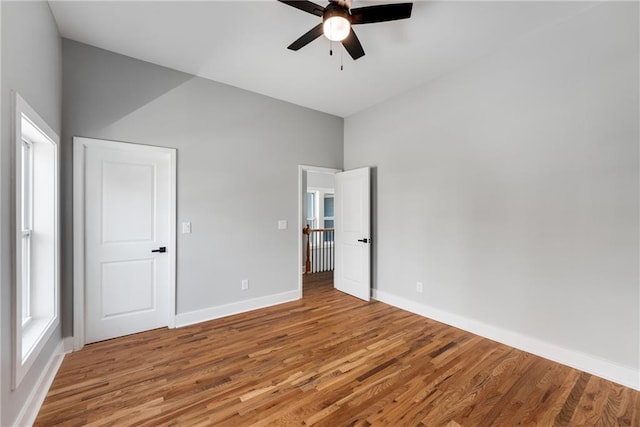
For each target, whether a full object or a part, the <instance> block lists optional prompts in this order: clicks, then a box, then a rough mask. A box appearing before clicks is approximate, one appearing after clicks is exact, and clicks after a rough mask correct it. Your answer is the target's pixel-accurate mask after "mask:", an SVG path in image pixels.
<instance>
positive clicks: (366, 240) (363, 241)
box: [358, 239, 369, 243]
mask: <svg viewBox="0 0 640 427" xmlns="http://www.w3.org/2000/svg"><path fill="white" fill-rule="evenodd" d="M358 242H362V243H369V239H358Z"/></svg>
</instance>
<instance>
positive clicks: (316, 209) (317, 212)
mask: <svg viewBox="0 0 640 427" xmlns="http://www.w3.org/2000/svg"><path fill="white" fill-rule="evenodd" d="M306 208H307V224H308V225H309V227H310V228H313V229H318V228H325V229H326V228H333V226H334V213H333V211H334V189H333V188H309V189H308V191H307V206H306ZM323 236H324V241H325V242H333V233H324V234H323ZM318 240H321V239H320V238H318ZM319 243H320V242H319V241H315V240H312V244H314V245H315V244H319Z"/></svg>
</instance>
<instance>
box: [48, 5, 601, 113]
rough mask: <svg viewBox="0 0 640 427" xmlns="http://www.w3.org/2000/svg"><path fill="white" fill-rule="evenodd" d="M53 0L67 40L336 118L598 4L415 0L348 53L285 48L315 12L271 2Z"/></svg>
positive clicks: (364, 34) (363, 28) (320, 45)
mask: <svg viewBox="0 0 640 427" xmlns="http://www.w3.org/2000/svg"><path fill="white" fill-rule="evenodd" d="M389 2H393V1H380V2H371V1H358V0H354V2H353V7H363V6H368V5H371V4H377V3H389ZM49 3H50V4H51V10H52V11H53V14H54V17H55V19H56V21H57V24H58V28H59V30H60V33H61V35H62V36H63V37H65V38H68V39H71V40H75V41H78V42H81V43H86V44H89V45H92V46H96V47H99V48H102V49H106V50H109V51H113V52H116V53H119V54H122V55H127V56H130V57H133V58H137V59H141V60H144V61H148V62H151V63H155V64H158V65H162V66H165V67H169V68H173V69H176V70H179V71H183V72H186V73H189V74H193V75H197V76H200V77H203V78H207V79H211V80H215V81H218V82H222V83H226V84H229V85H232V86H236V87H239V88H242V89H246V90H250V91H253V92H257V93H260V94H263V95H267V96H270V97H273V98H277V99H281V100H284V101H288V102H291V103H294V104H298V105H301V106H304V107H308V108H311V109H314V110H318V111H323V112H326V113H330V114H333V115H336V116H341V117H347V116H349V115H352V114H354V113H357V112H359V111H361V110H364V109H366V108H368V107H371V106H373V105H375V104H377V103H379V102H382V101H384V100H385V99H388V98H390V97H393V96H395V95H397V94H400V93H403V92H406V91H408V90H410V89H411V88H413V87H416V86H418V85H421V84H424V83H426V82H428V81H429V80H432V79H435V78H437V77H439V76H441V75H443V74H446V73H450V72H453V71H454V70H456V69H457V68H459V67H461V66H464V65H465V64H467V63H469V62H471V61H474V60H476V59H478V58H480V57H482V56H485V55H488V54H490V53H491V52H493V51H495V50H497V49H500V48H502V47H504V46H505V45H507V44H510V43H517V40H518V39H519V38H520V37H522V36H523V35H525V34H529V33H531V32H534V31H538V30H540V29H541V28H544V27H546V26H550V25H555V24H558V23H560V22H562V21H563V20H566V19H568V18H570V17H571V16H573V15H575V14H577V13H580V12H582V11H584V10H585V9H587V8H590V7H593V6H594V4H595V3H593V2H589V3H582V2H574V1H568V2H535V1H534V2H522V1H513V2H508V1H500V2H484V1H470V2H444V1H442V2H438V1H418V2H416V3H415V4H414V8H413V15H412V18H411V19H409V20H404V21H396V22H388V23H377V24H369V25H360V26H358V37H359V38H360V41H361V42H362V44H363V46H364V48H365V52H366V55H365V56H364V57H362V58H360V59H359V60H358V61H353V60H352V59H351V58H350V57H349V55H348V54H347V53H346V52H344V49H343V48H342V47H341V46H338V45H335V46H334V51H335V53H334V55H333V56H329V43H330V42H329V41H328V40H327V39H326V38H324V37H322V38H320V39H317V40H315V41H314V42H312V43H311V44H310V45H308V46H306V47H304V48H303V49H301V50H300V51H298V52H293V51H290V50H288V49H287V46H288V45H289V44H290V43H291V42H292V41H293V40H295V39H296V38H298V37H299V36H300V34H302V33H304V32H306V31H307V30H308V29H309V28H311V27H312V26H314V25H315V24H317V23H319V22H320V21H319V19H320V18H318V17H316V16H314V15H310V14H306V13H302V12H300V11H298V10H296V9H294V8H291V7H288V6H286V5H284V4H282V3H279V2H277V1H276V0H261V1H193V2H192V1H150V0H146V1H58V0H50V2H49ZM316 3H318V4H321V5H322V6H325V5H326V4H327V2H326V1H323V0H317V1H316ZM341 61H343V62H344V70H343V71H341V70H340V62H341Z"/></svg>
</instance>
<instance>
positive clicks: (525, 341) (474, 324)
mask: <svg viewBox="0 0 640 427" xmlns="http://www.w3.org/2000/svg"><path fill="white" fill-rule="evenodd" d="M373 298H374V299H376V300H378V301H380V302H384V303H386V304H389V305H393V306H394V307H398V308H401V309H403V310H406V311H410V312H412V313H416V314H419V315H420V316H423V317H427V318H429V319H433V320H436V321H438V322H441V323H445V324H447V325H451V326H454V327H456V328H459V329H463V330H465V331H467V332H471V333H473V334H476V335H480V336H481V337H485V338H489V339H491V340H493V341H497V342H499V343H502V344H505V345H508V346H510V347H515V348H517V349H519V350H523V351H526V352H528V353H532V354H535V355H536V356H540V357H544V358H545V359H549V360H553V361H554V362H557V363H560V364H563V365H566V366H569V367H571V368H575V369H579V370H581V371H585V372H587V373H590V374H593V375H596V376H598V377H602V378H604V379H607V380H609V381H613V382H615V383H618V384H621V385H623V386H625V387H630V388H633V389H635V390H640V369H639V368H636V369H633V368H631V367H627V366H622V365H619V364H616V363H614V362H611V361H609V360H605V359H601V358H599V357H596V356H592V355H589V354H586V353H582V352H580V351H576V350H571V349H568V348H564V347H561V346H558V345H556V344H551V343H549V342H546V341H543V340H540V339H538V338H533V337H530V336H527V335H523V334H520V333H518V332H514V331H510V330H507V329H503V328H500V327H497V326H493V325H489V324H486V323H482V322H479V321H477V320H474V319H470V318H468V317H464V316H460V315H458V314H454V313H450V312H447V311H443V310H440V309H437V308H435V307H431V306H429V305H427V304H422V303H418V302H415V301H411V300H408V299H405V298H402V297H398V296H395V295H392V294H389V293H387V292H384V291H379V290H376V289H374V290H373Z"/></svg>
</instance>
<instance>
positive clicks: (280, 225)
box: [278, 219, 289, 230]
mask: <svg viewBox="0 0 640 427" xmlns="http://www.w3.org/2000/svg"><path fill="white" fill-rule="evenodd" d="M288 226H289V224H288V223H287V220H286V219H281V220H279V221H278V230H286V229H287V227H288Z"/></svg>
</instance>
